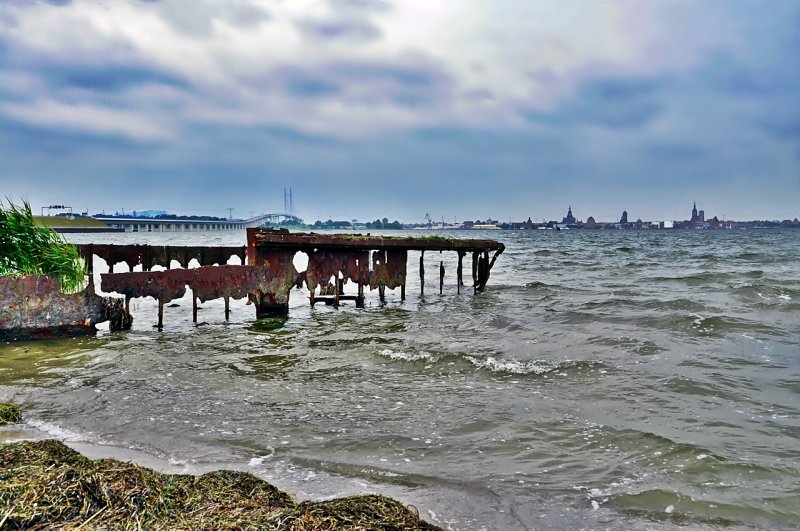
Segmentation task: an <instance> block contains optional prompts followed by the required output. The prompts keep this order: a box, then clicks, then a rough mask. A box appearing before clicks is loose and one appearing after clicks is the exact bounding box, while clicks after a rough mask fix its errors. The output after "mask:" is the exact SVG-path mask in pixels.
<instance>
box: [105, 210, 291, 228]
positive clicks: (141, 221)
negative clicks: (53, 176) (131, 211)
mask: <svg viewBox="0 0 800 531" xmlns="http://www.w3.org/2000/svg"><path fill="white" fill-rule="evenodd" d="M95 219H98V220H100V221H102V222H103V223H105V224H107V225H108V226H109V227H112V228H117V229H124V230H125V232H198V231H218V230H244V229H247V228H256V227H263V226H266V225H269V224H277V223H280V222H281V221H286V220H293V221H296V222H298V223H302V222H303V220H302V219H301V218H299V217H297V216H295V215H294V214H287V213H285V212H272V213H269V214H260V215H258V216H254V217H252V218H249V219H217V220H212V219H197V218H188V217H187V218H181V217H176V218H171V219H167V218H139V217H132V216H95Z"/></svg>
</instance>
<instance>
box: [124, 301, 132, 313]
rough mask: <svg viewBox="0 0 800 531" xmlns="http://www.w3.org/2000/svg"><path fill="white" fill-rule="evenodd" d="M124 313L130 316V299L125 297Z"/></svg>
mask: <svg viewBox="0 0 800 531" xmlns="http://www.w3.org/2000/svg"><path fill="white" fill-rule="evenodd" d="M125 313H127V314H128V315H130V313H131V298H130V297H125Z"/></svg>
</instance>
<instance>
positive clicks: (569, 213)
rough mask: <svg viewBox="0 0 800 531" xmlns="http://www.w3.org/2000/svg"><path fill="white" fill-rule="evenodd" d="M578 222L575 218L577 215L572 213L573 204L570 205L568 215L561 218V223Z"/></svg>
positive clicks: (573, 223) (570, 223) (571, 223)
mask: <svg viewBox="0 0 800 531" xmlns="http://www.w3.org/2000/svg"><path fill="white" fill-rule="evenodd" d="M576 222H577V220H576V219H575V216H573V215H572V205H570V207H569V210H567V216H566V217H565V218H564V219H562V220H561V223H564V224H566V225H575V223H576Z"/></svg>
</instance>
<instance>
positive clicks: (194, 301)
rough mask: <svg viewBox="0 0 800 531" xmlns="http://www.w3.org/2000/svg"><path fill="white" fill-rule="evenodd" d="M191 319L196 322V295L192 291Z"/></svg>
mask: <svg viewBox="0 0 800 531" xmlns="http://www.w3.org/2000/svg"><path fill="white" fill-rule="evenodd" d="M192 321H193V322H195V323H196V322H197V295H195V294H194V293H192Z"/></svg>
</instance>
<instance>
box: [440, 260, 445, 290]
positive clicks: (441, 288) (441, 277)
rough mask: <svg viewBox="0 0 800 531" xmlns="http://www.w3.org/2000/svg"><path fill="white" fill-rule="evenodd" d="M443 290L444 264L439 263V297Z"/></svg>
mask: <svg viewBox="0 0 800 531" xmlns="http://www.w3.org/2000/svg"><path fill="white" fill-rule="evenodd" d="M443 290H444V262H442V261H440V262H439V295H441V294H442V292H443Z"/></svg>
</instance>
